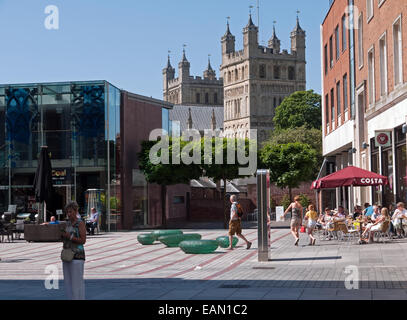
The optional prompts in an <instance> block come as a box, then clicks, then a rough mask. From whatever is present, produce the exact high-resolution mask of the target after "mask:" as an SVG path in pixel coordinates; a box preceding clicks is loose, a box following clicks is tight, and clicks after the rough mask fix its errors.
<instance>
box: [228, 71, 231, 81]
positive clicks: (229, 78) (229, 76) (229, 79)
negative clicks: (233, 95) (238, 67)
mask: <svg viewBox="0 0 407 320" xmlns="http://www.w3.org/2000/svg"><path fill="white" fill-rule="evenodd" d="M228 82H229V83H230V82H232V73H231V72H230V71H229V73H228Z"/></svg>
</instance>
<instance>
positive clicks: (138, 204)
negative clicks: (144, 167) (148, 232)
mask: <svg viewBox="0 0 407 320" xmlns="http://www.w3.org/2000/svg"><path fill="white" fill-rule="evenodd" d="M132 196H133V208H132V213H133V227H141V226H146V225H148V223H149V221H148V188H147V181H146V179H145V177H144V175H143V173H142V172H141V171H140V170H138V169H134V170H133V195H132Z"/></svg>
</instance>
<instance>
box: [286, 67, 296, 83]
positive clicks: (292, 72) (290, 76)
mask: <svg viewBox="0 0 407 320" xmlns="http://www.w3.org/2000/svg"><path fill="white" fill-rule="evenodd" d="M288 80H295V69H294V67H288Z"/></svg>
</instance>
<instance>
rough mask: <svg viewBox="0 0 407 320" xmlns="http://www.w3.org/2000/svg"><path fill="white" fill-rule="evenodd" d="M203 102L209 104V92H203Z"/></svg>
mask: <svg viewBox="0 0 407 320" xmlns="http://www.w3.org/2000/svg"><path fill="white" fill-rule="evenodd" d="M205 104H209V93H205Z"/></svg>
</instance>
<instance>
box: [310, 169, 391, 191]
mask: <svg viewBox="0 0 407 320" xmlns="http://www.w3.org/2000/svg"><path fill="white" fill-rule="evenodd" d="M388 183H389V182H388V179H387V177H384V176H381V175H379V174H377V173H374V172H370V171H367V170H364V169H360V168H357V167H353V166H350V167H347V168H345V169H343V170H340V171H337V172H334V173H332V174H330V175H329V176H326V177H324V178H321V179H319V180H316V181H314V182H313V183H312V186H311V189H332V188H339V187H348V186H355V187H370V186H380V185H387V184H388Z"/></svg>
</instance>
